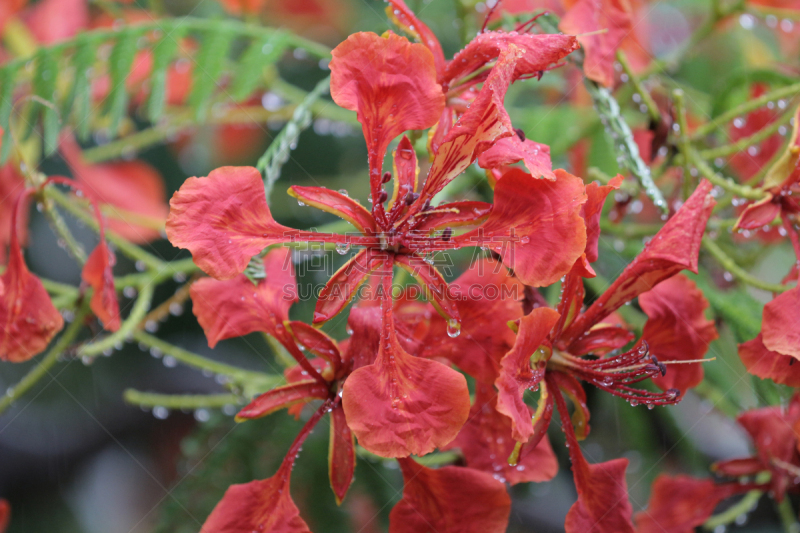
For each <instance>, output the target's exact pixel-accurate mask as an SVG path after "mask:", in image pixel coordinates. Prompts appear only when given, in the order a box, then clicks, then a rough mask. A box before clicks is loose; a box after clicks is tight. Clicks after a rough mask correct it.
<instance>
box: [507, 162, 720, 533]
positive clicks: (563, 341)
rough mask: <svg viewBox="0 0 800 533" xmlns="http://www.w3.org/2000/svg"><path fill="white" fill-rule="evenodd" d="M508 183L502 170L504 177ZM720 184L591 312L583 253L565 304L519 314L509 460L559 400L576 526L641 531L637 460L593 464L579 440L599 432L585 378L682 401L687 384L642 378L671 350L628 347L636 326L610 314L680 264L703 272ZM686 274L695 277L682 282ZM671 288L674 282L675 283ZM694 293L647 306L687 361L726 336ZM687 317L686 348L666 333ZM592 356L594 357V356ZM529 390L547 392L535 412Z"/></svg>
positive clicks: (621, 390) (512, 356)
mask: <svg viewBox="0 0 800 533" xmlns="http://www.w3.org/2000/svg"><path fill="white" fill-rule="evenodd" d="M503 179H505V178H503ZM502 182H503V180H502V179H501V181H500V184H502ZM612 188H613V185H612V186H607V187H604V188H600V187H597V186H594V187H592V188H591V189H589V188H587V192H588V193H589V196H590V198H591V197H595V199H594V200H590V202H588V203H587V206H588V205H599V206H602V203H603V199H604V198H605V197H606V195H607V194H608V193H609V192H610V190H611V189H612ZM711 188H712V187H711V184H710V183H709V182H707V181H703V182H701V184H700V185H699V186H698V189H697V190H696V191H695V192H694V193H693V194H692V196H691V197H690V198H689V199H688V200H687V201H686V203H685V204H684V205H683V206H682V207H681V209H680V210H679V211H678V212H677V213H676V215H675V216H674V217H673V218H672V219H671V220H670V221H669V222H667V223H666V224H665V225H664V227H663V228H662V229H661V230H660V231H659V232H658V233H657V234H656V235H655V236H654V237H653V239H652V240H651V241H650V242H649V243H648V244H647V245H646V246H645V249H644V250H643V251H642V253H641V254H639V256H637V258H636V259H634V261H633V262H632V263H631V264H630V265H628V267H627V268H626V269H625V270H624V271H623V273H622V274H621V275H620V276H619V277H618V278H617V279H616V280H615V281H614V283H612V285H611V286H610V287H609V288H608V289H607V290H606V291H605V292H604V293H603V294H602V295H600V297H599V298H598V299H597V300H595V301H594V303H592V305H591V306H589V308H588V309H586V310H585V311H582V305H583V296H584V289H583V280H582V277H585V276H588V275H591V273H590V272H587V266H586V264H585V263H584V261H583V260H579V261H577V262H576V264H575V267H574V268H573V269H572V271H570V273H569V274H568V275H567V276H566V277H565V279H564V281H563V283H562V293H561V300H560V302H559V304H558V306H557V308H556V309H551V308H549V307H544V306H542V307H537V308H534V309H533V310H532V311H531V312H530V314H528V315H525V316H523V317H522V318H520V319H519V320H518V321H517V323H516V328H517V338H516V342H515V343H514V346H513V347H512V349H511V350H510V351H509V352H508V353H507V354H506V355H504V356H503V358H502V360H501V362H500V374H499V376H498V378H497V380H496V381H495V386H496V387H497V389H498V399H497V410H498V411H499V412H500V413H501V414H503V415H505V416H506V417H508V418H509V419H510V421H511V429H512V435H513V438H514V439H515V440H516V441H518V444H517V446H516V448H515V450H514V452H513V453H512V455H511V456H510V457H509V462H510V463H512V464H516V463H517V462H518V461H519V460H520V458H524V457H525V454H526V453H529V450H531V449H532V448H534V447H535V446H536V445H537V444H538V443H539V440H540V439H541V438H543V437H544V435H545V431H546V429H547V427H548V425H549V423H550V419H551V417H552V414H553V407H554V405H556V406H557V407H558V411H559V415H560V416H561V420H562V428H563V429H564V431H565V432H566V434H567V441H568V443H569V447H570V458H571V460H572V464H573V472H574V475H575V483H576V486H577V489H578V495H579V498H578V502H577V503H576V504H575V505H573V507H572V508H571V509H570V512H569V515H568V517H567V523H566V528H567V531H568V532H578V531H588V530H590V529H591V530H592V531H603V532H609V533H610V532H619V531H633V528H632V526H631V524H630V515H631V507H630V504H629V503H628V501H627V495H626V490H625V481H624V472H625V466H626V464H627V461H626V460H624V459H618V460H614V461H610V462H607V463H602V464H596V465H590V464H588V463H587V462H586V460H585V459H584V458H583V455H582V454H581V452H580V448H579V447H578V445H577V442H578V441H579V440H582V439H583V438H585V437H586V435H587V434H588V432H589V411H588V408H587V406H586V394H585V392H584V390H583V388H582V386H581V384H580V382H579V380H582V381H586V382H589V383H591V384H593V385H595V386H596V387H598V388H599V389H601V390H604V391H606V392H609V393H611V394H614V395H616V396H620V397H622V398H625V399H627V400H628V401H629V402H630V403H631V405H638V404H646V405H647V406H648V407H650V408H652V407H653V406H656V405H668V404H672V403H676V402H677V401H678V399H679V396H680V391H679V390H677V389H672V388H670V389H668V390H666V392H663V393H657V392H652V391H648V390H643V389H638V388H635V387H633V385H635V384H636V383H638V382H641V381H643V380H646V379H649V378H656V377H658V376H661V377H664V376H665V374H667V372H666V366H665V363H664V362H661V361H659V359H658V356H660V355H661V354H660V353H657V352H655V351H654V350H649V349H648V345H647V342H646V341H645V340H644V339H641V340H639V341H638V342H636V343H635V344H634V345H633V348H632V349H630V350H628V351H626V352H624V353H621V354H619V350H620V349H622V348H623V347H624V346H625V345H627V344H628V343H629V342H630V341H631V340H632V339H633V337H634V336H633V334H632V333H630V332H629V331H628V330H627V329H625V328H623V327H621V326H618V325H614V324H609V323H605V322H603V320H604V319H605V318H607V317H608V316H609V315H610V314H611V313H612V312H614V311H615V310H616V309H618V308H619V307H620V306H622V305H624V304H625V303H626V302H629V301H630V300H632V299H633V298H635V297H637V296H639V295H644V294H646V293H647V291H651V290H653V289H654V288H656V287H658V285H659V284H660V283H662V282H664V281H665V280H668V279H669V278H672V277H673V276H674V275H675V274H677V273H678V272H679V271H681V270H683V269H689V270H691V271H693V272H695V273H696V272H697V260H698V253H699V248H700V240H701V238H702V235H703V232H704V229H705V226H706V222H707V221H708V217H709V216H710V215H711V210H712V208H713V206H714V200H713V198H712V197H711V195H710V191H711ZM589 221H590V218H589V219H587V225H589V226H590V225H591V224H590V222H589ZM586 257H587V258H594V259H596V251H594V252H593V253H589V249H588V247H587V254H586ZM673 283H675V282H673ZM677 283H678V284H680V285H685V283H684V282H682V281H678V282H677ZM684 288H688V289H691V287H684ZM668 289H670V290H674V287H671V286H670V287H668ZM687 297H688V298H689V299H690V301H692V303H681V304H680V305H675V304H674V302H672V301H671V300H672V297H671V296H670V297H666V296H665V295H664V291H663V290H657V291H656V293H655V295H650V296H649V297H645V301H646V303H645V304H644V306H643V307H644V308H645V309H646V311H647V312H648V315H649V316H650V319H651V320H652V321H653V323H652V324H651V325H650V327H648V326H645V333H646V336H648V335H649V336H650V338H653V339H654V340H655V341H656V342H655V344H656V346H660V347H661V348H663V349H664V351H665V353H664V355H666V356H668V357H677V358H678V359H679V360H682V361H683V362H686V357H687V355H689V354H690V353H691V354H699V355H701V356H702V355H703V353H704V351H705V350H704V349H702V350H697V349H696V348H695V344H697V345H699V346H700V347H703V346H707V343H708V342H710V341H711V340H712V339H713V338H715V337H716V332H715V331H714V330H713V329H712V328H711V327H710V325H709V324H708V323H706V322H705V319H704V318H703V317H702V310H703V308H704V303H702V302H697V295H695V294H692V293H691V291H690V292H689V294H687ZM683 315H685V316H683ZM680 321H685V322H687V323H689V324H694V325H696V326H698V327H699V328H700V330H699V331H697V332H696V336H697V341H695V339H694V338H690V339H685V344H682V345H681V346H680V347H678V346H674V345H673V343H674V342H675V341H672V340H671V341H670V342H666V341H667V339H669V337H670V336H671V335H672V334H674V333H675V332H680V331H682V330H683V329H684V328H685V325H681V326H676V324H677V323H679V322H680ZM660 328H664V331H660ZM646 336H645V338H646ZM687 348H688V349H687ZM587 355H591V356H594V357H591V358H587V357H586V356H587ZM681 366H689V365H681ZM692 374H695V372H692ZM695 380H696V374H695V375H690V376H684V375H682V374H681V375H679V376H678V377H675V378H673V379H670V380H669V381H667V382H666V383H665V382H662V383H658V382H657V383H656V384H657V385H659V386H661V387H664V386H665V385H670V384H672V383H682V384H692V383H693V382H694V381H695ZM527 389H533V390H539V391H540V400H539V403H538V406H537V408H536V411H535V412H534V414H533V417H531V413H530V409H529V408H528V406H527V405H526V404H525V402H524V401H523V393H524V391H525V390H527ZM564 394H566V395H567V396H569V397H570V399H571V401H572V403H573V406H574V413H573V415H572V418H571V419H570V417H569V415H568V412H567V409H566V401H565V400H564V397H563V395H564ZM593 527H594V528H595V529H592V528H593Z"/></svg>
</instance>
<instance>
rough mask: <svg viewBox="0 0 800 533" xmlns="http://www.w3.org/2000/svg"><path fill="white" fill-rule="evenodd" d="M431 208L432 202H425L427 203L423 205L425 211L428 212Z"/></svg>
mask: <svg viewBox="0 0 800 533" xmlns="http://www.w3.org/2000/svg"><path fill="white" fill-rule="evenodd" d="M430 208H431V201H430V200H425V203H424V204H423V205H422V210H423V211H427V210H428V209H430Z"/></svg>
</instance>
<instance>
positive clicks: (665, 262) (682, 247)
mask: <svg viewBox="0 0 800 533" xmlns="http://www.w3.org/2000/svg"><path fill="white" fill-rule="evenodd" d="M711 189H712V185H711V183H710V182H709V181H707V180H703V181H701V182H700V185H698V187H697V189H696V190H695V191H694V192H693V193H692V195H691V196H690V197H689V199H688V200H686V203H684V204H683V205H682V206H681V208H680V209H679V210H678V212H677V213H675V215H674V216H673V217H672V218H671V219H670V220H669V221H668V222H667V223H666V224H664V226H663V227H662V228H661V229H660V230H659V231H658V233H656V235H655V236H654V237H653V239H652V240H650V242H648V243H647V245H646V246H645V248H644V250H643V251H642V252H641V253H640V254H639V255H638V256H637V257H636V259H634V260H633V262H632V263H630V264H629V265H628V266H627V267H626V268H625V270H624V271H623V272H622V274H620V275H619V277H618V278H617V279H616V280H615V281H614V283H612V284H611V286H610V287H609V288H608V289H606V291H605V292H604V293H603V294H602V295H600V297H599V298H598V299H597V300H595V301H594V303H593V304H592V305H591V307H589V309H587V310H586V312H585V313H583V314H581V315H580V316H579V317H578V318H577V320H575V322H573V323H572V326H570V328H569V329H567V331H566V332H565V334H564V337H565V338H566V339H568V340H572V339H575V338H576V337H578V336H580V335H581V334H583V333H585V332H586V331H587V330H588V329H589V328H590V327H591V326H593V325H594V324H597V323H598V322H600V321H601V320H602V319H603V318H605V317H607V316H608V315H609V314H611V313H612V312H614V311H615V310H617V309H618V308H619V307H620V306H621V305H623V304H625V303H626V302H629V301H631V300H633V299H634V298H635V297H637V296H639V295H640V294H642V293H643V292H646V291H649V290H650V289H652V288H653V287H655V286H656V285H658V284H659V283H660V282H662V281H664V280H665V279H667V278H670V277H672V276H674V275H675V274H677V273H678V272H680V271H681V270H684V269H686V270H690V271H692V272H694V273H695V274H696V273H697V259H698V255H699V253H700V244H701V241H702V238H703V233H704V232H705V228H706V223H707V222H708V218H709V217H710V216H711V210H712V209H713V208H714V204H715V203H716V202H715V201H714V198H713V197H712V196H711Z"/></svg>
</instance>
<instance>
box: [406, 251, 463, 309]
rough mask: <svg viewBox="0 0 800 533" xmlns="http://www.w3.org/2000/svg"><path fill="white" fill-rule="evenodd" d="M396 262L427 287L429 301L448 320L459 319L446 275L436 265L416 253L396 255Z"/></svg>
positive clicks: (426, 292)
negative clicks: (430, 263)
mask: <svg viewBox="0 0 800 533" xmlns="http://www.w3.org/2000/svg"><path fill="white" fill-rule="evenodd" d="M394 262H395V264H396V265H398V266H400V267H401V268H403V269H404V270H406V271H408V273H410V274H411V275H412V276H414V277H415V278H416V279H417V280H418V281H419V282H420V284H421V285H422V286H423V288H424V289H425V294H426V296H427V298H428V301H429V302H430V303H431V304H432V305H433V307H434V308H435V309H436V310H437V311H438V312H439V314H441V315H442V316H443V317H445V319H447V320H455V321H459V315H458V306H457V305H456V302H455V300H453V299H451V298H450V296H451V292H450V289H449V288H448V286H447V281H445V279H444V276H442V274H441V273H440V272H439V271H438V270H437V269H436V267H435V266H433V265H429V264H428V263H427V262H425V260H424V259H423V258H422V257H420V256H418V255H416V254H414V255H410V254H402V255H397V256H395V260H394Z"/></svg>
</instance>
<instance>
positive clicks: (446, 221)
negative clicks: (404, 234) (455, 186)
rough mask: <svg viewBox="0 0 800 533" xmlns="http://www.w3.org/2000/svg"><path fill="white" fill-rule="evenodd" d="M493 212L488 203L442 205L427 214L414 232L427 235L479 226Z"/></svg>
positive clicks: (464, 202)
mask: <svg viewBox="0 0 800 533" xmlns="http://www.w3.org/2000/svg"><path fill="white" fill-rule="evenodd" d="M491 212H492V204H488V203H486V202H473V201H468V200H465V201H461V202H450V203H448V204H440V205H439V206H437V207H436V208H435V209H432V210H430V211H426V212H425V214H424V217H425V218H424V219H423V221H422V222H421V223H420V224H419V226H417V227H416V228H415V230H414V231H415V232H420V233H422V234H427V233H428V232H430V231H433V230H437V229H443V228H448V227H451V228H456V227H459V226H468V225H476V226H477V225H478V224H480V223H482V222H483V221H484V220H486V217H488V216H489V213H491ZM418 216H423V215H418Z"/></svg>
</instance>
